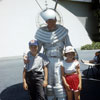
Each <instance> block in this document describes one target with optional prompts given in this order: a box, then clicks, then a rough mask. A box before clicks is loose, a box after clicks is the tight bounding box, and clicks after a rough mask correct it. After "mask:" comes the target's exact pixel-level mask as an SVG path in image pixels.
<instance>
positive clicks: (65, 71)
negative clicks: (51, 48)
mask: <svg viewBox="0 0 100 100" xmlns="http://www.w3.org/2000/svg"><path fill="white" fill-rule="evenodd" d="M64 56H65V57H67V59H66V60H64V61H62V64H61V73H62V81H63V84H64V87H65V90H66V92H67V96H68V100H72V99H73V92H74V97H75V100H80V90H81V88H82V86H81V84H82V83H81V74H80V66H79V62H78V61H77V60H75V51H74V48H73V47H72V46H67V47H66V48H65V51H64Z"/></svg>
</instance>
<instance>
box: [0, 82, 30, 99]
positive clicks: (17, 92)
mask: <svg viewBox="0 0 100 100" xmlns="http://www.w3.org/2000/svg"><path fill="white" fill-rule="evenodd" d="M0 100H29V95H28V92H27V91H25V90H24V89H23V85H22V83H19V84H16V85H13V86H10V87H8V88H6V89H5V90H3V91H2V92H1V94H0Z"/></svg>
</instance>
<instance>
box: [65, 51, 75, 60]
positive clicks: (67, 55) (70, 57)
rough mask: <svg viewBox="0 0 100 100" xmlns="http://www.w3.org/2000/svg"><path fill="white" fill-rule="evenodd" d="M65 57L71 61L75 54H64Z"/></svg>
mask: <svg viewBox="0 0 100 100" xmlns="http://www.w3.org/2000/svg"><path fill="white" fill-rule="evenodd" d="M65 56H66V57H67V59H70V60H73V59H74V57H75V53H74V52H69V53H66V54H65Z"/></svg>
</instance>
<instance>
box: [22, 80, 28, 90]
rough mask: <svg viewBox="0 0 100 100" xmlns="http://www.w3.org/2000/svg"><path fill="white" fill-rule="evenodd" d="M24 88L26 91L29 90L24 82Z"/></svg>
mask: <svg viewBox="0 0 100 100" xmlns="http://www.w3.org/2000/svg"><path fill="white" fill-rule="evenodd" d="M23 88H24V90H28V85H27V83H26V82H23Z"/></svg>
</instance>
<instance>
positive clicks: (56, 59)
mask: <svg viewBox="0 0 100 100" xmlns="http://www.w3.org/2000/svg"><path fill="white" fill-rule="evenodd" d="M35 38H36V39H37V40H38V41H39V49H41V47H42V46H43V48H44V53H45V54H46V56H47V57H48V59H49V61H50V63H49V65H48V86H47V95H48V98H49V97H51V96H54V97H56V98H57V100H66V99H65V97H66V93H65V91H64V89H63V86H62V79H61V71H60V61H61V60H63V49H64V47H66V46H69V45H71V43H70V40H69V36H68V30H67V29H66V28H65V27H63V26H62V25H56V29H55V30H53V31H49V30H48V28H47V27H42V28H39V29H38V30H37V32H36V35H35Z"/></svg>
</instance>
